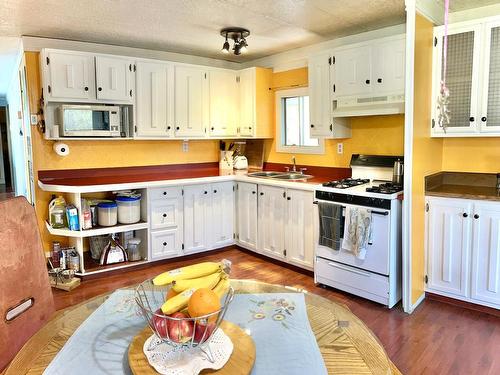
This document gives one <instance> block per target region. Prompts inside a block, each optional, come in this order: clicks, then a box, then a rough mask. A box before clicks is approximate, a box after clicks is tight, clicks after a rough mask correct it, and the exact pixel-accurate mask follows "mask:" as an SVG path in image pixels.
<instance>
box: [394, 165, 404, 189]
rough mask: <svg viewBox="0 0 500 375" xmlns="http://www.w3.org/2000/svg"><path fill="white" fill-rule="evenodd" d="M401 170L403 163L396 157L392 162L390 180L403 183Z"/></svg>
mask: <svg viewBox="0 0 500 375" xmlns="http://www.w3.org/2000/svg"><path fill="white" fill-rule="evenodd" d="M403 170H404V165H403V162H402V161H401V160H400V159H398V160H396V161H395V162H394V168H393V170H392V182H393V183H395V184H399V185H402V184H403Z"/></svg>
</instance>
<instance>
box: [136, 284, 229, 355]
mask: <svg viewBox="0 0 500 375" xmlns="http://www.w3.org/2000/svg"><path fill="white" fill-rule="evenodd" d="M170 288H171V286H170V285H164V286H158V285H154V284H153V279H148V280H146V281H144V282H142V283H141V284H139V285H138V286H137V288H136V290H135V301H136V303H137V306H138V308H139V313H140V314H141V315H142V316H143V317H144V319H145V320H146V323H147V324H148V326H149V327H150V328H151V330H152V331H153V333H154V334H155V335H156V337H157V338H158V340H156V341H157V342H159V343H165V344H168V345H170V346H172V347H173V348H183V349H186V350H189V349H194V348H200V349H202V350H203V349H204V347H205V348H206V347H208V344H209V343H210V340H211V338H212V336H213V334H214V332H216V331H217V329H218V328H219V326H220V324H221V322H222V320H223V319H224V315H225V314H226V311H227V308H228V307H229V304H230V303H231V302H232V300H233V298H234V289H233V288H232V287H231V286H230V287H229V289H228V291H227V293H226V294H225V295H224V296H222V298H221V308H220V309H219V310H217V311H214V312H212V313H210V314H206V315H201V316H197V317H189V316H188V315H187V312H183V311H181V312H177V313H174V314H170V315H165V314H163V312H162V310H161V306H162V305H163V303H164V302H165V300H166V296H167V293H168V291H169V289H170ZM150 349H151V350H152V349H153V348H150ZM203 351H205V350H203ZM207 354H208V353H207ZM208 357H209V359H210V355H208Z"/></svg>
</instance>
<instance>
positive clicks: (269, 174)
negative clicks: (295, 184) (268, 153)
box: [247, 171, 314, 181]
mask: <svg viewBox="0 0 500 375" xmlns="http://www.w3.org/2000/svg"><path fill="white" fill-rule="evenodd" d="M247 176H249V177H260V178H271V179H274V180H287V181H301V180H309V179H310V178H313V177H314V176H311V175H310V174H303V173H300V172H277V171H262V172H252V173H248V174H247Z"/></svg>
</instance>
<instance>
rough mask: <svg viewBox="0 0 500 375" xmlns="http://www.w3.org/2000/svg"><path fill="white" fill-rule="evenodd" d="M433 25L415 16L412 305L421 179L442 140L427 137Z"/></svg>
mask: <svg viewBox="0 0 500 375" xmlns="http://www.w3.org/2000/svg"><path fill="white" fill-rule="evenodd" d="M432 32H433V24H432V23H431V22H429V21H427V20H426V19H425V18H424V17H422V16H419V15H417V19H416V35H415V80H414V81H415V88H414V95H415V102H414V115H413V173H412V181H413V183H412V185H413V186H412V189H413V192H412V199H413V202H412V303H415V302H416V301H417V299H418V298H419V297H420V296H421V295H422V293H423V292H424V254H425V252H424V229H425V228H424V224H425V219H424V218H425V212H424V206H425V203H424V202H425V192H424V177H425V176H426V175H428V174H431V173H434V172H437V171H440V170H441V168H442V167H441V166H442V160H443V148H442V145H443V140H442V139H437V138H431V137H430V126H429V124H430V121H431V101H430V100H429V97H430V95H431V90H432Z"/></svg>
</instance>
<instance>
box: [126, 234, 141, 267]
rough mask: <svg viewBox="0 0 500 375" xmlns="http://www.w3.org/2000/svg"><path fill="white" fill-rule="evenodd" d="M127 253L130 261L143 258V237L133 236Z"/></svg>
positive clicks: (129, 241)
mask: <svg viewBox="0 0 500 375" xmlns="http://www.w3.org/2000/svg"><path fill="white" fill-rule="evenodd" d="M127 255H128V260H129V261H136V260H141V259H142V256H141V239H140V238H135V237H134V238H131V239H130V240H128V247H127Z"/></svg>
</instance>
